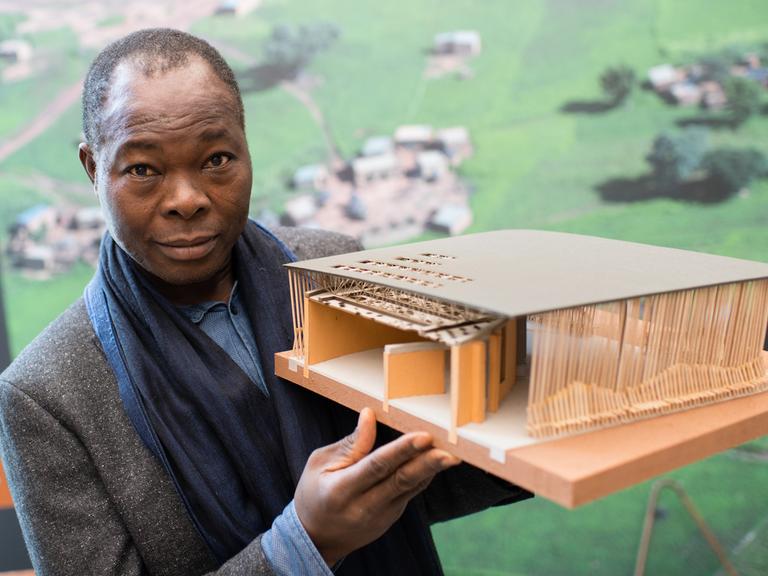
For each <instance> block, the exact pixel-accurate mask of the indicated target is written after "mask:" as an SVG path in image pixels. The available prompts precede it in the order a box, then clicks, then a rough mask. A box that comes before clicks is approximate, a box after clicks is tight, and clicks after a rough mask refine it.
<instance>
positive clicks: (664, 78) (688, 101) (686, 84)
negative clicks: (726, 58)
mask: <svg viewBox="0 0 768 576" xmlns="http://www.w3.org/2000/svg"><path fill="white" fill-rule="evenodd" d="M730 74H731V76H734V77H740V78H748V79H750V80H754V81H755V82H757V83H758V84H761V85H762V86H764V87H765V88H768V66H765V65H764V64H763V63H762V62H761V61H760V56H759V55H758V54H746V55H744V57H743V58H741V60H740V61H739V62H737V63H736V64H735V65H733V66H732V67H731V68H730ZM648 84H649V85H650V87H651V88H652V89H653V90H654V91H655V92H656V93H657V94H659V96H661V97H662V98H665V99H667V100H669V101H671V102H672V103H674V104H676V105H678V106H701V107H702V108H706V109H708V110H720V109H722V108H724V107H725V105H726V104H727V103H728V99H727V97H726V95H725V90H724V89H723V85H722V84H721V83H720V82H718V81H717V80H716V79H714V78H712V77H711V74H710V73H709V71H708V70H707V67H706V66H705V65H704V64H692V65H690V66H679V67H678V66H672V65H671V64H660V65H659V66H654V67H653V68H651V69H650V70H649V71H648Z"/></svg>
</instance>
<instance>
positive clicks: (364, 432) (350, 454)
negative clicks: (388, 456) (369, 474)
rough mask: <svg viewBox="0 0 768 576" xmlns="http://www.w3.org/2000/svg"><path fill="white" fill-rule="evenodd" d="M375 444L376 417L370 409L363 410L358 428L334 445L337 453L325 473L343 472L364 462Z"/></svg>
mask: <svg viewBox="0 0 768 576" xmlns="http://www.w3.org/2000/svg"><path fill="white" fill-rule="evenodd" d="M375 442H376V415H375V414H374V413H373V410H371V409H370V408H363V409H362V410H361V411H360V416H359V418H358V419H357V428H355V430H354V431H353V432H352V434H349V435H348V436H345V437H344V438H342V439H341V440H339V441H338V442H337V443H336V444H335V445H334V447H335V449H336V450H335V451H334V452H335V453H334V455H333V456H332V457H331V460H330V462H329V463H328V466H326V467H325V471H326V472H333V471H335V470H341V469H342V468H347V467H348V466H351V465H352V464H354V463H355V462H358V461H359V460H362V459H363V458H364V457H365V456H367V455H368V453H369V452H370V451H371V449H373V444H374V443H375Z"/></svg>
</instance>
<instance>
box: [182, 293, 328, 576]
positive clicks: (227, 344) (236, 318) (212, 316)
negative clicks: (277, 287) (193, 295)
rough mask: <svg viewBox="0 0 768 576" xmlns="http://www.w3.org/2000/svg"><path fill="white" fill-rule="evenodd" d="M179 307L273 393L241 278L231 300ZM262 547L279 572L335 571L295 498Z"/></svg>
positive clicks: (292, 575) (290, 574) (282, 575)
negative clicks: (307, 526)
mask: <svg viewBox="0 0 768 576" xmlns="http://www.w3.org/2000/svg"><path fill="white" fill-rule="evenodd" d="M178 309H179V311H180V312H181V313H182V314H184V316H186V317H187V318H188V319H189V320H190V321H191V322H193V323H194V324H196V325H197V326H199V327H200V329H201V330H202V331H203V332H205V333H206V334H207V335H208V336H209V337H210V338H211V340H213V341H214V342H216V344H218V345H219V346H221V348H222V349H223V350H224V351H225V352H226V353H227V354H229V356H230V357H231V358H232V360H234V361H235V363H236V364H237V365H238V366H239V367H240V368H241V369H242V370H243V372H245V373H246V374H247V375H248V377H249V378H250V379H251V381H253V383H254V385H256V386H258V387H259V388H261V390H262V392H264V393H265V394H267V395H269V390H267V385H266V383H265V381H264V374H263V372H262V368H261V362H259V350H258V347H257V345H256V338H255V337H254V335H253V329H252V328H251V323H250V318H248V314H247V313H246V310H245V307H244V306H243V305H242V302H241V299H240V295H239V292H238V290H237V282H235V285H234V286H233V287H232V292H231V293H230V295H229V301H228V302H203V303H201V304H193V305H189V306H179V307H178ZM261 547H262V549H263V550H264V555H265V556H266V558H267V561H268V562H269V563H270V565H271V566H272V569H273V570H274V572H275V574H277V576H295V575H304V574H306V575H315V574H317V575H323V576H329V575H332V574H333V572H332V571H331V569H330V568H329V567H328V564H326V562H325V560H323V557H322V556H321V555H320V552H319V551H318V550H317V548H316V547H315V545H314V543H313V542H312V540H311V539H310V537H309V535H308V534H307V531H306V530H305V529H304V526H303V525H302V524H301V521H300V520H299V517H298V515H297V514H296V508H295V506H294V504H293V500H291V502H289V503H288V505H287V506H286V507H285V509H284V510H283V512H282V514H280V515H279V516H278V517H277V518H275V520H274V521H273V522H272V527H271V528H270V529H269V530H267V531H266V532H264V534H263V535H262V537H261Z"/></svg>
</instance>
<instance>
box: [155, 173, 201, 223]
mask: <svg viewBox="0 0 768 576" xmlns="http://www.w3.org/2000/svg"><path fill="white" fill-rule="evenodd" d="M166 185H167V189H166V191H165V195H164V197H163V213H164V214H166V215H168V216H180V217H182V218H184V219H185V220H189V219H190V218H192V217H194V216H195V215H196V214H198V213H199V212H203V211H205V210H207V209H208V207H210V205H211V199H210V198H209V197H208V194H206V192H205V190H204V188H203V187H201V186H200V183H199V182H196V181H195V180H194V179H193V178H189V177H184V176H176V177H174V178H171V179H166Z"/></svg>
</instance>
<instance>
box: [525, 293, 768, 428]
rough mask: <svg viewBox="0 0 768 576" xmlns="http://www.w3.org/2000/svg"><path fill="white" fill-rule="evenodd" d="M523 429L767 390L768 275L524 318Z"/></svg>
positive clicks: (609, 419) (621, 418) (585, 423)
mask: <svg viewBox="0 0 768 576" xmlns="http://www.w3.org/2000/svg"><path fill="white" fill-rule="evenodd" d="M530 321H531V324H532V326H533V350H532V355H531V376H530V388H529V403H528V430H529V432H530V433H531V434H532V435H534V436H550V435H557V434H562V433H569V432H575V431H580V430H586V429H590V428H595V427H600V426H605V425H608V424H612V423H616V422H626V421H631V420H636V419H638V418H642V417H646V416H652V415H658V414H665V413H669V412H674V411H677V410H680V409H682V408H686V407H690V406H696V405H700V404H706V403H710V402H713V401H716V400H720V399H724V398H730V397H735V396H742V395H745V394H750V393H753V392H758V391H761V390H766V389H768V376H767V375H766V370H765V366H764V365H763V360H762V358H761V352H762V345H763V338H764V335H765V328H766V324H768V280H759V281H752V282H743V283H733V284H725V285H721V286H712V287H707V288H698V289H693V290H683V291H679V292H673V293H667V294H658V295H653V296H648V297H645V298H636V299H630V300H624V301H620V302H614V303H610V304H602V305H594V306H580V307H577V308H570V309H566V310H557V311H554V312H548V313H545V314H538V315H535V316H532V317H531V318H530Z"/></svg>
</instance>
